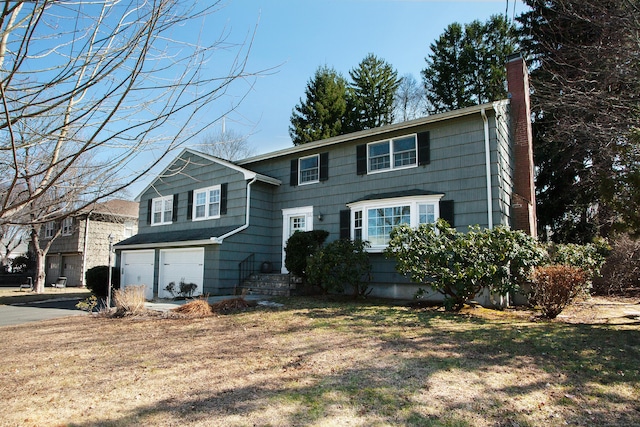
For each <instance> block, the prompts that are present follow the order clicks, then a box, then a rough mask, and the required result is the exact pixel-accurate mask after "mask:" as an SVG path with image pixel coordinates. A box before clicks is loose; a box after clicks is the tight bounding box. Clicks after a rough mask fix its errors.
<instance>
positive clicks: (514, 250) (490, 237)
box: [386, 220, 544, 311]
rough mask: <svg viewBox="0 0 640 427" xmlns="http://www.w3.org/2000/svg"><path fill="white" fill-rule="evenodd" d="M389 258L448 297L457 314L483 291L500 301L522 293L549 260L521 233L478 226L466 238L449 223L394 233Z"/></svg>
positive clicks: (448, 305) (447, 303)
mask: <svg viewBox="0 0 640 427" xmlns="http://www.w3.org/2000/svg"><path fill="white" fill-rule="evenodd" d="M386 254H387V256H390V257H393V258H395V259H396V262H397V263H396V269H397V270H398V272H400V273H401V274H404V275H405V276H407V277H409V279H410V280H411V281H413V282H414V283H419V284H428V285H429V286H430V287H431V288H432V289H434V290H435V291H437V292H439V293H441V294H442V295H444V298H445V300H444V302H445V308H446V309H447V310H452V311H458V310H460V309H461V308H462V307H463V306H464V303H465V302H466V301H467V300H468V299H470V298H473V297H474V296H475V295H476V294H478V293H479V292H480V291H481V290H483V289H487V290H488V291H489V292H491V293H497V294H500V295H505V294H507V293H509V292H512V291H518V290H519V285H521V284H522V283H523V282H524V281H525V279H526V277H527V276H528V275H529V273H530V272H531V270H532V268H533V267H535V266H536V265H538V264H539V263H540V262H541V261H542V259H543V257H544V251H543V249H542V248H541V247H540V246H539V245H538V244H537V242H536V241H535V239H533V238H532V237H530V236H527V235H526V234H524V233H523V232H521V231H514V230H510V229H507V228H504V227H496V228H494V229H480V228H479V227H477V226H476V227H471V228H470V230H469V232H467V233H462V232H458V231H457V230H456V229H454V228H452V227H450V226H449V225H448V224H447V222H446V221H444V220H438V221H437V222H436V224H422V225H420V226H419V227H418V228H417V229H413V228H411V227H409V226H408V225H401V226H398V227H396V228H394V229H393V231H392V232H391V240H390V242H389V246H388V247H387V249H386Z"/></svg>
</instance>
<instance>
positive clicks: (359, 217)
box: [348, 194, 442, 252]
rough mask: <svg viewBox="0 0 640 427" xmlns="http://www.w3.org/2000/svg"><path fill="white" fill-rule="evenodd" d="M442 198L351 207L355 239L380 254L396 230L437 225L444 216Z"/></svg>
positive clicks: (380, 202)
mask: <svg viewBox="0 0 640 427" xmlns="http://www.w3.org/2000/svg"><path fill="white" fill-rule="evenodd" d="M441 197H442V195H439V194H438V195H428V196H416V197H411V198H408V197H402V198H397V199H382V200H367V201H362V202H356V203H351V204H349V205H348V207H349V209H350V210H351V238H353V239H356V240H357V239H362V240H367V241H368V242H369V243H370V244H371V248H370V251H371V252H380V251H382V250H383V249H384V248H385V247H386V246H387V244H388V243H389V237H390V234H391V230H393V228H394V227H397V226H398V225H401V224H407V225H409V226H411V227H417V226H418V225H420V224H430V223H434V222H435V221H436V220H437V219H438V217H439V214H440V209H439V201H440V198H441Z"/></svg>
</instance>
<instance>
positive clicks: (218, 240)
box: [211, 176, 258, 245]
mask: <svg viewBox="0 0 640 427" xmlns="http://www.w3.org/2000/svg"><path fill="white" fill-rule="evenodd" d="M257 180H258V177H257V176H254V177H253V179H252V180H251V181H250V182H249V183H248V184H247V212H246V216H245V220H244V225H241V226H240V227H238V228H236V229H235V230H231V231H230V232H228V233H226V234H223V235H222V236H220V237H212V238H211V242H212V243H214V244H216V245H221V244H222V241H223V240H224V239H226V238H227V237H229V236H233V235H234V234H237V233H239V232H241V231H243V230H246V229H247V228H249V213H250V211H251V185H252V184H253V183H254V182H256V181H257Z"/></svg>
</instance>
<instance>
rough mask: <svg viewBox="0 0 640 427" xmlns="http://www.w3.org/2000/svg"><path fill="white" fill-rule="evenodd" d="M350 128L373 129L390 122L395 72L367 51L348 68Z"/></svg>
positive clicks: (392, 119) (394, 90) (399, 80)
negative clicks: (354, 65)
mask: <svg viewBox="0 0 640 427" xmlns="http://www.w3.org/2000/svg"><path fill="white" fill-rule="evenodd" d="M349 76H350V77H351V82H350V83H349V94H348V99H349V101H350V104H349V114H350V115H351V119H350V123H349V129H348V130H349V131H351V132H353V131H359V130H364V129H373V128H376V127H380V126H384V125H388V124H391V123H393V121H394V111H393V110H394V99H395V94H396V91H397V89H398V87H399V86H400V82H401V79H399V78H398V72H397V71H396V70H395V69H394V68H393V67H392V66H391V64H389V63H388V62H386V61H385V60H383V59H380V58H378V57H376V56H375V55H374V54H372V53H370V54H369V55H367V56H366V57H365V58H364V59H363V60H362V61H361V62H360V64H358V66H357V67H356V68H354V69H352V70H351V71H349Z"/></svg>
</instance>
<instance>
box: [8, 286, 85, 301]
mask: <svg viewBox="0 0 640 427" xmlns="http://www.w3.org/2000/svg"><path fill="white" fill-rule="evenodd" d="M89 295H91V291H90V290H89V289H87V288H61V289H57V288H50V287H46V288H45V289H44V293H41V294H36V293H35V292H31V291H28V290H25V289H22V290H21V289H20V288H17V287H11V288H0V305H9V304H17V303H29V302H36V301H46V300H50V299H53V298H87V297H88V296H89Z"/></svg>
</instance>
